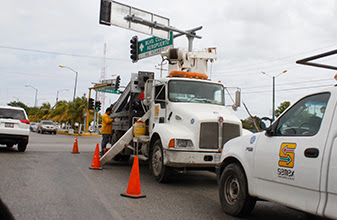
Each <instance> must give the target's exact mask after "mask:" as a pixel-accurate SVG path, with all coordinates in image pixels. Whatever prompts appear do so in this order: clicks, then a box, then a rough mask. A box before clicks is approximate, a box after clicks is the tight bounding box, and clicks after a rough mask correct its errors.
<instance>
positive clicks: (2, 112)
mask: <svg viewBox="0 0 337 220" xmlns="http://www.w3.org/2000/svg"><path fill="white" fill-rule="evenodd" d="M0 118H9V119H18V120H25V119H26V116H25V114H24V113H23V111H22V110H18V109H6V108H2V109H0Z"/></svg>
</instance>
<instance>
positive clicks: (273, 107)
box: [261, 70, 287, 121]
mask: <svg viewBox="0 0 337 220" xmlns="http://www.w3.org/2000/svg"><path fill="white" fill-rule="evenodd" d="M286 72H287V70H283V71H282V72H281V73H279V74H278V75H276V76H270V75H268V74H267V73H265V72H261V73H262V74H264V75H267V76H269V77H271V78H273V106H272V109H273V118H272V120H273V121H274V119H275V79H276V78H277V77H279V76H280V75H281V74H282V73H286Z"/></svg>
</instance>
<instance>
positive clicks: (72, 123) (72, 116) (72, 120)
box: [59, 65, 78, 129]
mask: <svg viewBox="0 0 337 220" xmlns="http://www.w3.org/2000/svg"><path fill="white" fill-rule="evenodd" d="M59 67H61V68H67V69H70V70H71V71H73V72H74V73H75V74H76V76H75V86H74V96H73V110H72V113H71V127H72V128H73V129H74V105H75V96H76V86H77V75H78V72H77V71H75V70H73V69H72V68H70V67H67V66H63V65H59Z"/></svg>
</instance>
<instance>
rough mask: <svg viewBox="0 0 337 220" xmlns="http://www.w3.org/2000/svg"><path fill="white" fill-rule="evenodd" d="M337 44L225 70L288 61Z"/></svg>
mask: <svg viewBox="0 0 337 220" xmlns="http://www.w3.org/2000/svg"><path fill="white" fill-rule="evenodd" d="M336 45H337V44H332V45H329V46H325V47H321V48H317V49H314V50H310V51H306V52H302V53H298V54H294V55H290V56H285V57H280V58H276V59H271V60H268V61H265V62H261V63H255V64H247V65H240V66H232V67H228V68H226V69H225V70H229V69H237V68H243V67H248V66H255V65H262V64H266V63H271V62H275V61H279V60H284V59H288V58H292V57H296V56H299V55H303V54H307V53H311V52H314V51H317V50H322V49H326V48H329V47H332V46H336Z"/></svg>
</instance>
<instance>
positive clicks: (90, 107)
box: [88, 98, 94, 109]
mask: <svg viewBox="0 0 337 220" xmlns="http://www.w3.org/2000/svg"><path fill="white" fill-rule="evenodd" d="M88 109H94V99H92V98H89V107H88Z"/></svg>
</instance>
